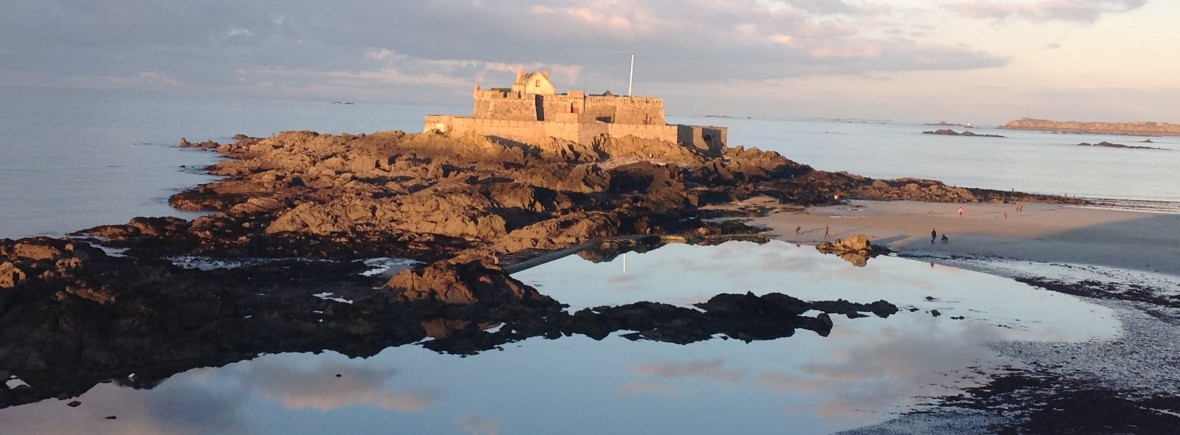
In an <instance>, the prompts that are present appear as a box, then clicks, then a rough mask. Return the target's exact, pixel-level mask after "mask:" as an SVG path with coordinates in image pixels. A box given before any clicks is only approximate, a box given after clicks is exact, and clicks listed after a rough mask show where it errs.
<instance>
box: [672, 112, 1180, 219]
mask: <svg viewBox="0 0 1180 435" xmlns="http://www.w3.org/2000/svg"><path fill="white" fill-rule="evenodd" d="M670 122H677V123H685V124H708V125H724V126H727V127H729V145H730V146H738V145H744V146H747V147H750V146H752V147H757V148H761V149H764V150H770V151H776V152H778V153H780V154H782V155H784V156H787V158H790V159H792V160H794V161H796V162H799V163H803V164H807V165H811V166H812V167H813V168H816V169H820V170H825V171H848V172H851V173H854V174H858V175H863V176H866V177H872V178H882V179H892V178H902V177H917V178H928V179H934V180H940V181H943V182H945V183H947V184H952V185H957V186H962V187H979V188H986V189H996V190H1012V189H1014V190H1017V191H1022V192H1031V193H1041V194H1047V195H1068V196H1080V197H1083V198H1103V199H1124V200H1137V201H1167V202H1180V189H1177V188H1176V186H1180V171H1176V170H1175V168H1177V167H1180V137H1174V136H1171V137H1152V138H1150V140H1151V143H1144V142H1141V141H1144V140H1146V139H1148V138H1144V137H1139V136H1112V135H1097V134H1055V133H1045V132H1033V131H1017V130H997V129H993V128H973V129H971V130H972V131H973V132H975V133H977V134H994V135H1000V136H1004V137H1002V138H991V137H960V136H943V135H931V134H922V132H923V131H928V130H936V129H940V128H950V129H953V130H955V131H959V132H961V131H964V129H963V128H961V127H943V126H933V125H918V124H895V123H856V122H837V121H826V120H824V121H808V120H765V119H737V118H689V117H672V119H671V120H670ZM1103 141H1107V142H1111V143H1117V144H1124V145H1128V146H1147V147H1152V148H1158V149H1125V148H1105V147H1091V146H1078V144H1080V143H1082V142H1086V143H1091V144H1094V143H1099V142H1103Z"/></svg>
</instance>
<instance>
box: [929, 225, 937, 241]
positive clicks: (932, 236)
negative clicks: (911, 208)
mask: <svg viewBox="0 0 1180 435" xmlns="http://www.w3.org/2000/svg"><path fill="white" fill-rule="evenodd" d="M937 238H938V231H936V230H935V229H934V228H931V229H930V243H934V239H937Z"/></svg>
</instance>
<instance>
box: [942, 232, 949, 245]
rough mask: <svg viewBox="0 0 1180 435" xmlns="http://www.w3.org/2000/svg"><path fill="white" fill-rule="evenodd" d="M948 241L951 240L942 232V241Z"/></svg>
mask: <svg viewBox="0 0 1180 435" xmlns="http://www.w3.org/2000/svg"><path fill="white" fill-rule="evenodd" d="M949 241H951V239H948V238H946V233H942V243H946V242H949Z"/></svg>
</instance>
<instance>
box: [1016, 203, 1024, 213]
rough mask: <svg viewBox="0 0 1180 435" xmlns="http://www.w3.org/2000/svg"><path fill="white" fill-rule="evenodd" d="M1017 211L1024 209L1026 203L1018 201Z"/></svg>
mask: <svg viewBox="0 0 1180 435" xmlns="http://www.w3.org/2000/svg"><path fill="white" fill-rule="evenodd" d="M1016 211H1024V204H1023V203H1020V202H1017V203H1016Z"/></svg>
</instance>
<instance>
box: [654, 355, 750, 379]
mask: <svg viewBox="0 0 1180 435" xmlns="http://www.w3.org/2000/svg"><path fill="white" fill-rule="evenodd" d="M631 372H632V373H635V374H636V375H640V376H655V377H661V378H701V379H716V380H721V381H724V382H726V383H736V382H738V381H741V380H742V374H741V373H738V372H736V371H733V370H730V369H727V368H725V362H724V361H722V360H720V359H714V360H709V361H691V362H686V363H659V364H641V365H637V366H635V367H634V368H632V369H631Z"/></svg>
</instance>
